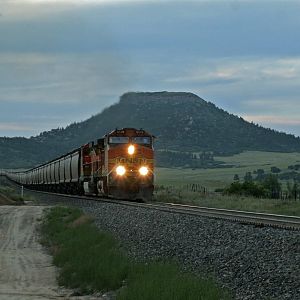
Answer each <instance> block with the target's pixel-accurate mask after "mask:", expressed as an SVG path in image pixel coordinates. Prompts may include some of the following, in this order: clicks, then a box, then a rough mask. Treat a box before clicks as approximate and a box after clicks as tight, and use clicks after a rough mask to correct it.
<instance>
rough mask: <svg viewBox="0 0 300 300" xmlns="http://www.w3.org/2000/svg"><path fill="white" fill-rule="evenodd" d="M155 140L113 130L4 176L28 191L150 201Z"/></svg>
mask: <svg viewBox="0 0 300 300" xmlns="http://www.w3.org/2000/svg"><path fill="white" fill-rule="evenodd" d="M153 141H154V136H153V135H151V134H149V133H148V132H146V131H145V130H143V129H135V128H123V129H116V130H114V131H112V132H110V133H109V134H106V135H105V136H104V137H103V138H101V139H98V140H97V141H95V142H90V143H88V144H85V145H83V146H81V147H80V148H78V149H75V150H73V151H71V152H69V153H67V154H65V155H63V156H61V157H58V158H56V159H54V160H52V161H50V162H47V163H45V164H43V165H40V166H38V167H35V168H33V169H30V170H27V171H25V172H17V173H12V172H7V174H6V175H7V176H8V177H9V178H10V179H12V180H13V181H15V182H17V183H19V184H21V185H24V186H25V187H28V188H30V189H37V190H45V191H50V192H57V193H67V194H78V195H98V196H105V197H113V198H118V199H129V200H142V201H145V200H150V199H151V198H152V195H153V190H154V149H153Z"/></svg>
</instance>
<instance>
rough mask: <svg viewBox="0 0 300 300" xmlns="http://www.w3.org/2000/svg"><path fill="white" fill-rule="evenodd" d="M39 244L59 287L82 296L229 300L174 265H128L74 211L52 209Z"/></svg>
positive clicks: (109, 240)
mask: <svg viewBox="0 0 300 300" xmlns="http://www.w3.org/2000/svg"><path fill="white" fill-rule="evenodd" d="M41 231H42V236H43V240H42V243H43V244H45V245H47V246H48V247H50V249H51V252H52V253H53V255H54V264H55V265H56V266H58V267H59V268H60V273H59V277H58V280H59V284H61V285H64V286H66V287H70V288H75V289H78V290H79V291H80V293H82V294H88V293H94V292H99V291H100V292H106V291H116V296H117V299H122V300H123V299H130V300H135V299H136V300H140V299H146V300H147V299H149V300H150V299H166V300H168V299H170V300H171V299H172V300H173V299H191V300H193V299H208V300H209V299H230V297H229V294H228V293H227V292H225V291H223V290H221V289H220V288H218V287H217V286H216V284H215V282H214V280H213V279H205V280H204V279H200V278H199V277H197V276H196V275H193V274H188V273H182V272H181V271H180V269H179V267H178V266H177V264H176V263H173V262H172V263H168V262H150V263H137V262H133V261H131V260H130V259H129V258H128V257H127V256H126V254H125V253H124V252H123V251H122V250H121V248H120V245H119V243H118V242H117V241H116V240H115V239H114V238H113V237H112V236H111V235H110V234H108V233H106V232H102V231H99V230H98V229H97V228H96V226H95V225H94V223H93V220H92V219H91V218H89V217H87V216H85V215H83V214H82V212H81V211H80V210H78V209H74V208H65V207H54V208H52V209H51V210H50V211H49V212H48V213H47V215H46V217H45V219H44V222H43V225H42V228H41Z"/></svg>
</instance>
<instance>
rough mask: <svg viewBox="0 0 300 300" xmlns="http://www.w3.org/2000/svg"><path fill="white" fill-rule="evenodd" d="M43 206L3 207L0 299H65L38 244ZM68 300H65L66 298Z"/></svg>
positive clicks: (1, 210)
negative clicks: (38, 229)
mask: <svg viewBox="0 0 300 300" xmlns="http://www.w3.org/2000/svg"><path fill="white" fill-rule="evenodd" d="M44 208H45V207H41V206H0V299H1V300H4V299H5V300H6V299H7V300H12V299H18V300H20V299H22V300H27V299H31V300H33V299H57V298H58V297H59V298H60V299H64V298H65V297H64V296H62V295H61V294H60V295H59V288H58V286H57V283H56V279H55V278H56V270H55V267H54V266H53V265H52V263H51V260H52V258H51V256H49V255H47V253H46V252H45V250H44V249H43V248H42V246H41V245H40V244H39V241H38V239H39V235H38V232H37V225H38V223H39V218H41V216H42V213H43V209H44ZM65 299H66V298H65Z"/></svg>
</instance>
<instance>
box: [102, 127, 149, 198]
mask: <svg viewBox="0 0 300 300" xmlns="http://www.w3.org/2000/svg"><path fill="white" fill-rule="evenodd" d="M105 139H106V143H105V144H106V149H105V152H106V155H105V156H106V157H107V164H106V167H107V186H108V193H109V194H110V195H112V196H113V197H116V198H127V199H128V198H129V199H141V200H147V199H150V198H151V197H152V194H153V188H154V186H153V181H154V174H153V171H154V166H153V159H154V153H153V152H154V151H153V139H154V136H152V135H150V134H149V133H147V132H146V131H144V130H136V129H134V128H124V129H121V130H118V129H116V130H114V131H113V132H111V133H110V134H108V135H107V136H106V137H105Z"/></svg>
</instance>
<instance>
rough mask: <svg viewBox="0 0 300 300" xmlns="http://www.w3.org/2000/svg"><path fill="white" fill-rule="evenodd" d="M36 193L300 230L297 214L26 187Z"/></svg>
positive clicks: (299, 218)
mask: <svg viewBox="0 0 300 300" xmlns="http://www.w3.org/2000/svg"><path fill="white" fill-rule="evenodd" d="M26 190H28V191H31V192H35V193H42V194H49V195H52V196H59V197H66V198H73V199H80V200H89V201H99V202H108V203H114V204H118V205H123V206H131V207H137V208H139V207H140V208H146V209H155V210H160V211H165V212H169V213H176V214H188V215H193V216H201V217H209V218H214V219H222V220H227V221H232V222H239V223H243V224H253V225H256V226H270V227H277V228H284V229H292V230H300V217H296V216H285V215H278V214H268V213H259V212H250V211H240V210H230V209H223V208H211V207H202V206H194V205H186V204H177V203H161V202H157V203H139V202H130V201H125V200H116V199H111V198H101V197H96V196H78V195H68V194H58V193H51V192H45V191H37V190H31V189H26Z"/></svg>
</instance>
